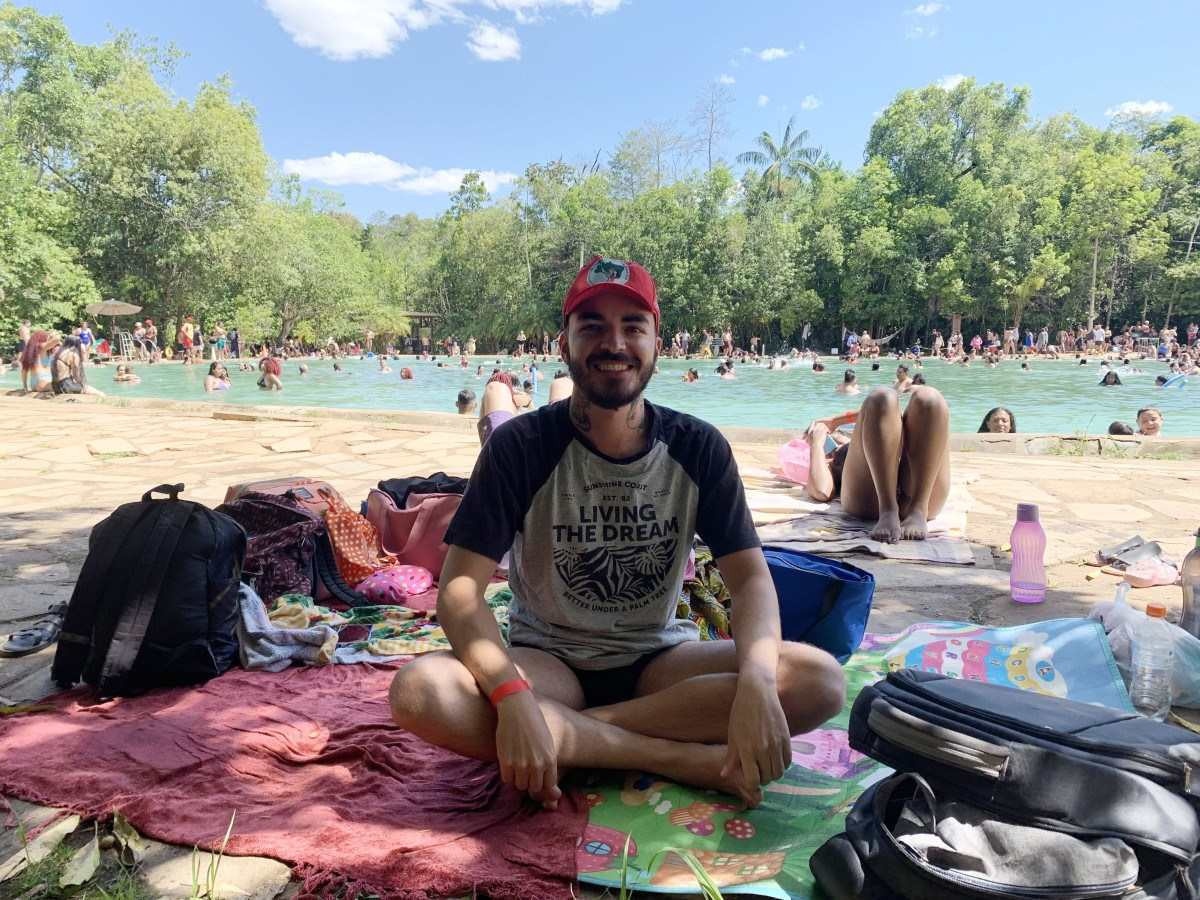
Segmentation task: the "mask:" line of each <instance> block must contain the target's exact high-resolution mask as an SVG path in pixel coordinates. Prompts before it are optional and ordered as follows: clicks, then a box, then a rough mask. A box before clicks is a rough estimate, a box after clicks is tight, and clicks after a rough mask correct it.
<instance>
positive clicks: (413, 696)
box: [391, 641, 845, 806]
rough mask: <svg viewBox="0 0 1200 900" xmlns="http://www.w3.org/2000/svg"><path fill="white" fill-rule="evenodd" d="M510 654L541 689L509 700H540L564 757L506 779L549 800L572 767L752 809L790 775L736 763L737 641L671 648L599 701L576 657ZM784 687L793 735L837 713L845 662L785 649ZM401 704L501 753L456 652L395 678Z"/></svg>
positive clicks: (452, 736) (450, 739)
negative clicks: (715, 794)
mask: <svg viewBox="0 0 1200 900" xmlns="http://www.w3.org/2000/svg"><path fill="white" fill-rule="evenodd" d="M509 653H510V654H511V657H512V660H513V663H514V664H515V665H516V667H517V669H518V670H519V672H520V674H521V677H522V678H524V679H525V680H526V681H528V682H529V683H530V685H531V686H532V688H533V691H532V695H517V696H516V697H513V698H510V699H509V700H506V701H503V702H530V700H529V699H528V698H529V697H530V696H531V697H532V702H536V703H537V705H538V706H539V707H540V709H541V713H542V716H543V717H544V719H545V722H546V727H547V728H548V730H549V732H550V738H551V746H553V748H554V759H553V760H551V761H550V762H551V766H549V767H544V766H542V765H540V763H541V762H542V761H539V760H533V759H530V760H514V762H513V764H512V765H511V766H510V767H509V768H510V770H509V771H502V772H501V775H502V777H503V778H504V780H505V781H506V782H509V783H511V784H513V785H514V786H515V787H517V788H518V789H520V790H523V791H528V792H529V794H530V795H531V796H533V797H534V798H535V799H537V800H539V801H541V802H542V803H544V804H546V805H554V804H555V803H556V802H557V800H558V798H559V797H560V796H561V792H560V791H559V788H558V783H557V782H558V779H559V776H560V774H561V773H563V772H564V771H565V770H567V769H575V768H599V769H636V770H642V771H647V772H653V773H655V774H657V775H661V776H663V777H665V778H669V779H672V780H674V781H679V782H683V783H686V784H691V785H696V786H698V787H705V788H716V789H718V790H723V791H726V792H728V793H732V794H737V795H739V796H741V797H742V798H743V799H744V800H745V801H746V802H747V804H749V805H751V806H753V805H757V803H758V802H759V801H760V800H761V791H760V788H759V785H760V783H766V782H768V781H772V780H774V779H776V778H778V777H779V776H780V775H782V774H783V771H782V768H783V764H782V763H781V764H780V765H779V767H778V770H777V771H762V772H759V771H754V772H746V771H744V768H745V766H744V765H743V764H742V762H741V761H739V760H730V759H729V754H728V748H727V746H726V742H727V741H728V739H729V722H730V715H731V711H732V708H733V705H734V698H735V695H736V693H737V687H738V674H737V673H738V668H737V656H736V653H735V647H734V643H733V641H688V642H685V643H682V644H678V645H676V646H674V647H671V648H670V649H668V650H665V651H663V652H662V653H660V654H658V655H657V656H656V657H655V658H654V659H653V660H652V661H651V662H650V663H649V664H648V665H647V666H646V668H645V669H644V670H643V671H642V672H641V674H640V676H639V677H638V679H637V682H636V687H635V689H634V692H633V696H632V697H630V698H629V699H627V700H623V701H620V702H616V703H612V704H609V705H606V706H594V707H591V708H587V707H586V701H585V698H584V691H583V688H582V687H581V685H580V680H579V678H578V677H577V676H576V675H575V672H574V671H573V670H572V669H571V668H570V667H569V666H568V665H567V664H566V663H564V662H563V661H561V660H559V659H558V658H557V657H555V656H553V655H552V654H550V653H547V652H545V651H543V650H537V649H533V648H530V647H513V648H511V649H510V650H509ZM777 684H778V692H779V699H780V704H781V705H782V707H783V711H784V714H785V716H786V717H787V723H788V730H789V731H790V733H791V734H793V735H797V734H804V733H805V732H807V731H811V730H812V729H813V728H815V727H817V726H818V725H819V724H820V723H822V722H824V721H825V720H827V719H829V718H831V717H832V716H835V715H837V713H838V712H839V711H840V710H841V708H842V704H843V701H844V699H845V681H844V678H843V676H842V671H841V668H840V666H839V665H838V663H837V661H836V660H835V659H834V658H833V657H832V656H830V655H829V654H828V653H825V652H824V651H822V650H819V649H817V648H816V647H812V646H809V645H807V644H798V643H793V642H789V641H784V642H782V643H781V644H780V645H779V668H778V672H777ZM391 708H392V716H393V718H394V719H395V721H396V722H397V724H399V725H401V726H402V727H404V728H405V729H407V730H408V731H411V732H412V733H414V734H416V735H418V736H420V737H422V738H424V739H425V740H427V741H429V742H430V743H433V744H437V745H439V746H442V747H447V748H449V749H451V750H454V751H456V752H458V753H461V754H463V755H465V756H470V757H473V758H475V759H482V760H495V759H497V751H496V742H497V733H496V732H497V722H498V717H497V713H496V710H495V709H494V708H493V707H492V705H491V704H490V703H489V701H488V698H487V697H485V696H484V694H483V692H482V691H481V690H480V689H479V686H478V685H477V684H476V682H475V679H474V677H472V675H471V672H470V671H469V670H468V669H467V667H466V666H464V665H463V664H462V663H461V662H459V660H458V659H457V658H456V657H455V656H454V654H452V653H450V652H441V653H431V654H427V655H425V656H421V657H419V658H418V659H416V660H415V661H413V662H412V663H410V664H408V665H407V666H405V667H404V668H403V669H401V670H400V671H399V672H398V673H397V674H396V677H395V679H394V680H393V682H392V688H391ZM782 758H783V759H788V758H790V754H786V755H784V756H783V757H782ZM746 765H749V766H751V767H753V765H754V764H753V763H752V762H750V761H747V762H746Z"/></svg>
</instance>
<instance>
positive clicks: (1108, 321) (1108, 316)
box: [1104, 254, 1117, 331]
mask: <svg viewBox="0 0 1200 900" xmlns="http://www.w3.org/2000/svg"><path fill="white" fill-rule="evenodd" d="M1116 300H1117V256H1116V255H1115V254H1114V255H1113V264H1112V277H1111V278H1110V279H1109V280H1108V308H1107V309H1106V310H1105V311H1104V330H1105V331H1109V330H1111V328H1110V326H1111V325H1112V308H1113V304H1114V303H1115V302H1116Z"/></svg>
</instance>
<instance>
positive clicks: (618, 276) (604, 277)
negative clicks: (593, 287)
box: [587, 259, 629, 284]
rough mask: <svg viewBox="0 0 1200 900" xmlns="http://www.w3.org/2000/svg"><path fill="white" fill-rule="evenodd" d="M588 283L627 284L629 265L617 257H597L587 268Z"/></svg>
mask: <svg viewBox="0 0 1200 900" xmlns="http://www.w3.org/2000/svg"><path fill="white" fill-rule="evenodd" d="M587 283H588V284H613V283H615V284H628V283H629V266H627V265H626V264H625V263H624V262H622V261H621V260H619V259H598V260H596V262H595V263H594V264H593V265H592V267H591V268H590V269H588V274H587Z"/></svg>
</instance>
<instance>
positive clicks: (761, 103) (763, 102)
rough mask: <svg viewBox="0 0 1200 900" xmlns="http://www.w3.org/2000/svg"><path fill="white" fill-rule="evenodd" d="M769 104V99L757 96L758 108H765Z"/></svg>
mask: <svg viewBox="0 0 1200 900" xmlns="http://www.w3.org/2000/svg"><path fill="white" fill-rule="evenodd" d="M770 102H771V98H770V97H768V96H767V95H766V94H759V95H758V105H759V106H766V105H767V104H768V103H770Z"/></svg>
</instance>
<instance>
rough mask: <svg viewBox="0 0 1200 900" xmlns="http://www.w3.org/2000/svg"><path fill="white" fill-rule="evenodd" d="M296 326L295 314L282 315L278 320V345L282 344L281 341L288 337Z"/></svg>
mask: <svg viewBox="0 0 1200 900" xmlns="http://www.w3.org/2000/svg"><path fill="white" fill-rule="evenodd" d="M295 327H296V317H295V316H283V317H282V318H281V319H280V322H279V346H281V347H282V346H283V342H284V341H286V340H287V339H288V336H289V335H290V334H291V333H292V329H293V328H295Z"/></svg>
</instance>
